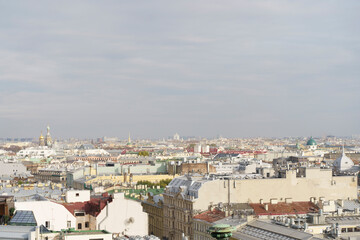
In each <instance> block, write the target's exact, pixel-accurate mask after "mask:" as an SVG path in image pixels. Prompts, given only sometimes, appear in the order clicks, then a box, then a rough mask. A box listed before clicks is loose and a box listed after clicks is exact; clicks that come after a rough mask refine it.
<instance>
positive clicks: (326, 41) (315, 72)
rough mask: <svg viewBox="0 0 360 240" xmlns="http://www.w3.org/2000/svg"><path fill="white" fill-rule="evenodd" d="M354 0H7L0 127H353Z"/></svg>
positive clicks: (191, 130) (0, 52) (195, 132)
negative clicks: (130, 0) (272, 0)
mask: <svg viewBox="0 0 360 240" xmlns="http://www.w3.org/2000/svg"><path fill="white" fill-rule="evenodd" d="M309 6H311V7H309ZM358 7H360V3H359V2H357V1H347V2H337V1H332V2H325V1H322V2H316V3H314V2H312V1H302V2H291V1H274V2H271V3H270V2H266V1H257V2H253V1H228V2H227V4H226V5H225V4H224V3H223V2H221V3H220V2H216V1H197V2H190V1H187V2H174V3H171V4H169V2H167V1H156V2H151V3H150V2H146V1H141V2H136V3H135V2H118V1H107V4H104V2H101V3H100V2H95V1H79V2H76V3H74V2H71V1H63V2H61V3H54V2H51V3H49V2H46V1H43V2H33V1H29V2H25V1H23V2H13V1H11V2H9V1H3V2H1V3H0V12H1V14H0V20H1V21H0V37H1V39H2V40H1V43H2V44H1V45H0V56H1V58H0V66H1V69H2V71H1V72H2V74H1V75H0V84H1V87H0V102H1V105H0V106H1V108H0V126H1V127H0V130H1V131H0V135H1V136H0V137H21V136H28V137H37V136H39V135H40V131H41V130H43V131H44V130H45V128H46V125H47V124H50V126H51V127H52V136H54V137H55V138H69V137H76V138H89V137H101V136H117V137H121V136H124V137H125V136H127V134H128V132H131V134H132V136H133V137H134V138H139V137H142V138H162V137H166V136H172V135H173V134H174V133H176V132H178V133H179V134H180V135H182V136H204V137H213V136H216V135H218V134H220V135H222V136H224V137H229V138H234V137H251V136H264V137H280V136H324V135H336V136H351V135H358V134H360V125H359V124H358V123H359V120H360V111H359V109H360V97H359V92H360V81H359V79H358V78H359V73H360V68H359V67H358V65H359V60H360V51H359V50H360V49H359V44H358V42H359V40H360V31H359V29H360V26H359V23H360V17H359V15H358V11H357V9H358Z"/></svg>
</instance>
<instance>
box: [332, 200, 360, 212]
mask: <svg viewBox="0 0 360 240" xmlns="http://www.w3.org/2000/svg"><path fill="white" fill-rule="evenodd" d="M342 201H343V203H344V206H343V207H341V206H340V204H339V202H336V209H338V208H342V209H344V210H348V211H355V209H356V208H359V209H360V203H359V202H357V201H352V200H342Z"/></svg>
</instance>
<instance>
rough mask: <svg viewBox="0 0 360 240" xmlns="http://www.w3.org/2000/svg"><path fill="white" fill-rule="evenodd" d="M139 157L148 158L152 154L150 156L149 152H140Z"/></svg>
mask: <svg viewBox="0 0 360 240" xmlns="http://www.w3.org/2000/svg"><path fill="white" fill-rule="evenodd" d="M138 155H139V156H143V157H148V156H149V155H150V154H149V152H148V151H140V152H139V153H138Z"/></svg>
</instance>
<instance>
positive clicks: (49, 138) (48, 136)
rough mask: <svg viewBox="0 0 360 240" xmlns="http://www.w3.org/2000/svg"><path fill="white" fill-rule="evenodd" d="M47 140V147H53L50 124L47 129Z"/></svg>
mask: <svg viewBox="0 0 360 240" xmlns="http://www.w3.org/2000/svg"><path fill="white" fill-rule="evenodd" d="M46 131H47V132H46V138H45V145H46V146H48V147H51V146H52V139H51V135H50V126H49V124H48V125H47V127H46Z"/></svg>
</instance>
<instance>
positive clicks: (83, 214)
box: [75, 212, 85, 217]
mask: <svg viewBox="0 0 360 240" xmlns="http://www.w3.org/2000/svg"><path fill="white" fill-rule="evenodd" d="M75 216H76V217H83V216H85V213H84V212H76V213H75Z"/></svg>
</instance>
